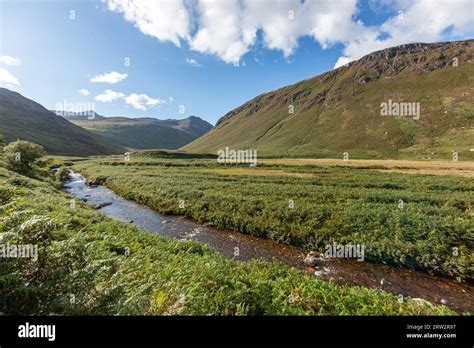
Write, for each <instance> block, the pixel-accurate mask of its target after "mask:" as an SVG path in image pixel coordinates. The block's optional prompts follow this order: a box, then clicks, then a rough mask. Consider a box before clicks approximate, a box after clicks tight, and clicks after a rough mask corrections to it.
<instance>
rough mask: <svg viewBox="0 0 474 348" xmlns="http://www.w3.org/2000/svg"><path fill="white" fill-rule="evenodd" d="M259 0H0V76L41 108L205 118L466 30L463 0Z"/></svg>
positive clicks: (468, 7) (467, 7) (468, 10)
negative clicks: (373, 55) (399, 47)
mask: <svg viewBox="0 0 474 348" xmlns="http://www.w3.org/2000/svg"><path fill="white" fill-rule="evenodd" d="M265 1H266V0H240V1H238V0H222V1H221V3H226V4H224V5H225V6H218V5H215V3H212V2H206V1H201V2H202V3H201V2H199V1H196V0H194V1H192V0H189V1H188V0H185V1H184V2H183V1H181V0H163V1H161V2H160V1H159V2H155V4H154V5H153V6H151V5H149V3H150V2H148V4H144V3H143V2H140V1H138V2H137V3H136V6H135V7H130V6H129V5H127V4H129V3H126V2H122V0H110V1H92V0H90V1H88V0H83V1H58V0H56V1H9V0H0V29H1V31H0V38H1V41H0V57H2V58H1V59H0V85H1V86H3V87H7V88H9V89H12V90H15V91H18V92H20V93H21V94H23V95H24V96H26V97H28V98H30V99H33V100H35V101H37V102H39V103H41V104H42V105H44V106H45V107H47V108H49V109H53V108H55V107H56V106H57V105H60V104H65V102H66V101H67V102H68V103H74V105H80V104H81V103H90V105H93V106H94V108H95V111H96V112H97V113H99V114H102V115H105V116H129V117H157V118H161V119H164V118H184V117H186V116H187V115H196V116H199V117H201V118H203V119H205V120H207V121H209V122H211V123H213V124H214V123H215V122H216V121H217V120H218V119H219V118H220V117H221V116H223V115H224V114H225V113H227V112H228V111H230V110H232V109H233V108H235V107H237V106H239V105H241V104H242V103H244V102H246V101H247V100H249V99H251V98H253V97H255V96H256V95H258V94H261V93H263V92H265V91H270V90H273V89H276V88H278V87H282V86H284V85H287V84H291V83H294V82H297V81H300V80H302V79H306V78H308V77H310V76H313V75H317V74H319V73H321V72H324V71H327V70H331V69H332V68H334V67H335V65H337V66H339V65H342V64H344V63H346V62H348V61H351V60H354V59H358V58H360V56H362V55H364V54H367V53H369V52H370V51H373V50H376V49H381V48H385V47H389V46H393V45H396V44H401V43H406V42H414V41H426V42H430V41H438V40H450V39H466V38H472V37H473V35H472V34H473V29H472V28H473V26H472V24H473V22H472V18H473V17H474V13H473V12H472V11H473V9H472V2H471V1H462V0H459V1H456V0H454V1H448V0H446V1H441V0H433V1H431V3H428V4H427V3H426V0H420V1H411V2H407V1H389V0H383V1H356V0H340V2H339V4H336V5H331V2H332V3H336V2H337V1H328V0H314V1H306V2H301V1H298V0H280V1H278V0H276V1H275V2H276V3H277V5H275V6H274V5H273V4H275V2H273V3H270V2H268V3H267V4H266V5H267V6H266V7H265V6H262V5H261V4H262V2H263V3H265ZM308 3H313V4H314V5H315V6H312V4H308ZM453 3H454V5H453ZM450 4H451V5H450ZM140 6H142V7H143V8H140ZM213 6H214V7H213ZM71 11H74V12H71ZM290 11H292V13H293V18H291V17H292V16H291V12H290ZM426 11H428V13H427V12H426ZM160 16H161V17H160ZM163 16H164V17H163ZM180 16H182V17H183V18H184V19H183V18H181V17H180ZM180 20H183V22H180ZM433 23H436V24H435V25H433ZM128 62H129V63H130V64H129V66H127V64H126V63H128ZM110 73H113V74H111V75H108V74H110ZM98 76H99V77H98ZM100 76H102V78H100ZM117 76H118V77H119V78H116V79H114V77H117ZM120 76H121V78H122V80H120ZM94 77H95V79H94ZM107 77H108V78H107ZM2 80H3V81H2ZM91 80H92V81H91ZM104 80H105V82H93V81H104ZM117 80H120V81H117ZM107 81H108V82H107ZM111 82H115V83H111ZM80 90H82V91H83V94H87V93H86V92H85V91H84V90H87V91H88V94H87V95H83V94H81V93H80V92H79V91H80ZM107 91H109V92H107ZM69 105H71V104H69Z"/></svg>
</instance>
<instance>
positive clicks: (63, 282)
mask: <svg viewBox="0 0 474 348" xmlns="http://www.w3.org/2000/svg"><path fill="white" fill-rule="evenodd" d="M130 168H131V167H130ZM71 199H72V197H68V196H66V195H65V194H64V193H62V192H61V191H58V190H57V189H55V188H54V187H53V186H52V185H51V182H49V181H38V180H35V179H30V178H27V177H25V176H21V175H19V174H16V173H14V172H11V171H8V170H6V169H4V168H0V238H1V240H2V243H3V244H10V245H18V244H33V245H36V246H37V248H38V249H37V250H38V260H37V261H32V260H31V259H27V258H7V259H3V260H2V262H0V298H1V299H2V300H1V301H0V314H34V315H37V314H67V315H80V314H82V315H90V314H98V315H106V314H112V315H116V314H117V315H139V314H140V315H156V314H159V315H162V314H166V315H173V314H174V315H188V314H191V315H270V314H275V315H301V314H311V315H448V314H453V312H452V311H450V310H449V309H448V308H447V307H445V306H432V305H430V304H427V303H424V302H421V303H420V302H418V301H413V300H411V299H405V300H404V301H403V302H402V303H400V302H399V301H398V298H397V297H395V296H393V295H391V294H389V293H386V292H383V291H379V290H376V289H366V288H361V287H348V286H338V285H336V284H335V283H333V282H327V281H322V280H320V279H317V278H315V277H313V276H309V275H304V274H303V273H302V272H300V271H298V270H296V269H290V268H288V267H286V266H284V265H283V264H281V263H277V262H266V261H251V262H245V263H243V262H239V261H235V260H231V259H227V258H225V257H224V256H222V255H220V254H218V253H217V252H215V251H212V250H211V249H209V248H208V247H206V246H204V245H202V244H199V243H196V242H191V241H175V240H171V239H168V238H165V237H160V236H157V235H154V234H151V233H148V232H145V231H141V230H139V229H137V228H135V227H133V226H132V225H130V224H126V223H121V222H117V221H114V220H111V219H110V218H108V217H106V216H105V215H103V214H101V213H100V212H97V211H96V210H94V209H93V208H91V207H89V206H87V205H85V204H84V203H82V202H79V201H77V202H76V204H75V205H73V206H71V204H70V203H71Z"/></svg>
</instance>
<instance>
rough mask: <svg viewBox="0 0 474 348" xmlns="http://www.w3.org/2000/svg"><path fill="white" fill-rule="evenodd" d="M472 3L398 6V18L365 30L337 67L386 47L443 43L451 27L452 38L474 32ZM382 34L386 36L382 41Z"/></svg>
mask: <svg viewBox="0 0 474 348" xmlns="http://www.w3.org/2000/svg"><path fill="white" fill-rule="evenodd" d="M472 6H473V5H472V0H456V1H445V2H443V3H442V4H441V3H439V4H438V5H436V3H433V2H432V1H429V0H416V1H410V2H408V1H403V0H399V1H398V3H397V10H398V11H400V12H399V15H396V16H394V17H392V18H390V19H388V20H387V21H386V22H385V23H383V24H382V25H381V26H378V27H371V28H364V29H363V31H361V32H359V33H358V35H355V36H354V38H353V39H352V40H348V41H347V42H346V46H345V48H344V55H343V56H342V57H340V58H339V59H338V61H337V63H336V65H335V67H338V66H341V65H344V64H345V63H348V62H350V61H353V60H356V59H359V58H361V57H362V56H364V55H366V54H368V53H370V52H373V51H377V50H381V49H384V48H388V47H392V46H397V45H401V44H405V43H411V42H435V41H440V40H443V38H444V37H445V35H444V31H445V30H446V29H448V28H451V32H452V35H456V36H463V35H466V34H469V33H470V32H472V28H473V26H474V19H473V18H474V17H472V11H473V7H472ZM381 35H384V36H383V37H384V38H383V39H381V38H380V37H381Z"/></svg>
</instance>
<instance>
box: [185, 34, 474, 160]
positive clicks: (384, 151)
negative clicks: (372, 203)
mask: <svg viewBox="0 0 474 348" xmlns="http://www.w3.org/2000/svg"><path fill="white" fill-rule="evenodd" d="M473 57H474V40H472V39H471V40H463V41H453V42H444V43H433V44H424V43H415V44H406V45H400V46H396V47H391V48H387V49H384V50H380V51H376V52H372V53H370V54H368V55H366V56H364V57H362V58H361V59H359V60H357V61H354V62H351V63H349V64H346V65H344V66H341V67H339V68H337V69H334V70H331V71H328V72H325V73H322V74H319V75H316V76H313V77H310V78H308V79H305V80H302V81H299V82H297V83H294V84H292V85H288V86H284V87H281V88H278V89H276V90H274V91H270V92H265V93H262V94H260V95H258V96H256V97H255V98H253V99H251V100H249V101H248V102H246V103H244V104H242V105H240V106H239V107H237V108H235V109H233V110H231V111H229V112H228V113H226V114H225V115H224V116H223V117H221V118H220V119H219V120H218V122H217V123H216V126H215V127H214V128H213V129H212V130H211V131H210V132H209V133H207V134H206V135H205V136H203V137H201V138H199V139H197V140H195V141H193V142H192V143H190V144H188V145H186V146H184V147H183V148H182V150H185V151H190V152H214V151H216V150H218V149H222V148H224V147H225V146H230V147H234V148H248V147H250V148H255V149H258V150H259V153H260V154H262V155H270V156H290V157H298V156H300V157H340V156H342V153H343V152H349V153H352V155H355V156H357V157H361V158H364V157H365V158H403V157H410V158H418V159H423V158H424V159H430V158H446V157H449V156H450V152H452V151H459V152H462V157H463V158H464V159H466V158H472V157H473V155H474V153H473V152H472V151H470V148H468V146H467V144H466V143H465V142H466V140H469V139H471V142H472V139H473V137H474V134H473V131H472V126H471V125H472V118H473V116H472V115H473V114H474V110H473V97H472V93H473V92H472V88H471V87H470V86H472V85H473V84H474V83H473V78H472V76H473V75H474V64H473V63H474V61H473ZM455 62H456V63H457V64H456V66H453V65H454V63H455ZM454 69H456V70H454ZM389 100H395V101H397V100H398V101H400V102H405V101H407V102H417V103H420V105H421V109H422V115H421V119H420V120H419V121H417V122H416V123H415V122H414V120H410V119H408V118H406V117H405V118H403V117H392V118H389V117H381V115H380V110H379V106H380V105H381V103H383V102H387V101H389ZM290 106H293V108H294V113H293V114H291V113H290V112H289V108H290ZM448 116H449V117H448ZM472 147H474V144H473V146H472ZM451 148H452V149H451Z"/></svg>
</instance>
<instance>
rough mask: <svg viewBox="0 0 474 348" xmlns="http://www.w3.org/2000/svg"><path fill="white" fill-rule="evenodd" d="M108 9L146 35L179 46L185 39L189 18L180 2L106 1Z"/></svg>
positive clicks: (178, 0) (176, 0)
mask: <svg viewBox="0 0 474 348" xmlns="http://www.w3.org/2000/svg"><path fill="white" fill-rule="evenodd" d="M107 6H108V9H109V10H111V11H115V12H121V13H123V15H124V18H125V20H127V21H128V22H132V23H133V24H135V26H136V27H137V28H138V29H140V31H141V32H142V33H144V34H146V35H149V36H152V37H156V38H157V39H159V40H160V41H171V42H172V43H174V44H175V45H176V46H180V39H187V38H188V37H189V30H190V18H189V13H188V11H187V9H186V7H185V6H184V4H183V1H182V0H161V1H150V0H132V1H128V0H107Z"/></svg>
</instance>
